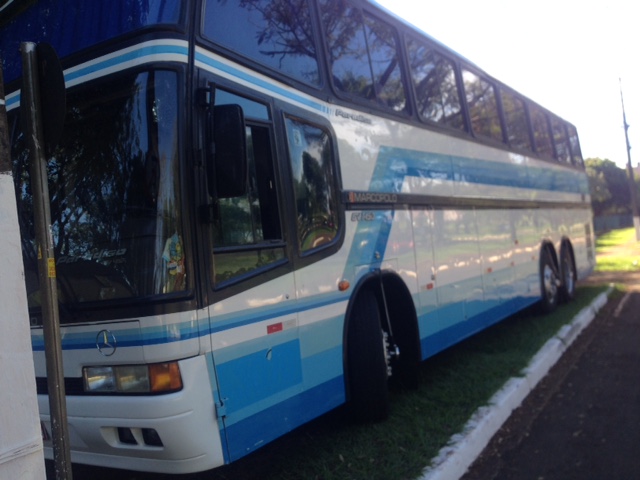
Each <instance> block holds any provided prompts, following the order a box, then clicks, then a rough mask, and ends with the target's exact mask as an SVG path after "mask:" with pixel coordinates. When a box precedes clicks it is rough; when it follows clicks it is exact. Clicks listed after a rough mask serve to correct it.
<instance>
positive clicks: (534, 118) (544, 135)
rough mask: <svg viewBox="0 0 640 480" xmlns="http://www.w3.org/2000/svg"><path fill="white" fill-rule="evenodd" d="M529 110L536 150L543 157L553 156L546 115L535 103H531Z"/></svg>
mask: <svg viewBox="0 0 640 480" xmlns="http://www.w3.org/2000/svg"><path fill="white" fill-rule="evenodd" d="M529 112H530V114H531V126H532V128H533V139H534V142H535V148H536V152H538V153H539V154H540V155H542V156H543V157H546V158H553V145H552V144H551V135H550V134H549V122H548V121H547V115H546V114H545V113H544V112H543V111H542V110H541V109H540V108H538V107H536V106H535V105H531V107H530V110H529Z"/></svg>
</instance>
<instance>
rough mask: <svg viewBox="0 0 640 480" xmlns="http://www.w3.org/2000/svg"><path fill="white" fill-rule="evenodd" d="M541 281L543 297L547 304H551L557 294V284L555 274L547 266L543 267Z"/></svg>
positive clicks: (549, 266)
mask: <svg viewBox="0 0 640 480" xmlns="http://www.w3.org/2000/svg"><path fill="white" fill-rule="evenodd" d="M543 279H544V280H543V281H544V291H545V296H546V298H547V302H548V303H550V304H551V303H553V302H554V301H555V298H556V295H557V293H558V282H557V277H556V272H555V270H554V269H553V268H552V267H551V265H549V264H546V265H545V266H544V272H543Z"/></svg>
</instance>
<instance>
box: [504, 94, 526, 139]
mask: <svg viewBox="0 0 640 480" xmlns="http://www.w3.org/2000/svg"><path fill="white" fill-rule="evenodd" d="M502 110H503V111H504V119H505V122H506V128H507V139H508V141H509V145H511V146H512V147H516V148H521V149H524V150H531V138H530V137H529V122H528V121H527V111H526V110H525V106H524V101H523V100H522V99H521V98H519V97H517V96H516V95H514V94H512V93H511V92H506V91H504V90H503V91H502Z"/></svg>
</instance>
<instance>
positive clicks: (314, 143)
mask: <svg viewBox="0 0 640 480" xmlns="http://www.w3.org/2000/svg"><path fill="white" fill-rule="evenodd" d="M285 124H286V128H287V142H288V147H289V159H290V162H291V173H292V177H293V194H294V198H295V210H296V230H297V234H298V247H299V249H300V252H301V254H303V255H304V254H306V253H311V252H314V251H315V250H317V249H318V248H321V247H323V246H325V245H328V244H331V243H332V242H333V240H334V239H335V238H336V237H337V234H338V231H339V226H340V225H339V214H338V198H337V197H338V192H337V188H336V178H335V176H336V172H335V167H334V155H333V148H332V142H331V136H330V135H329V133H328V132H327V131H326V130H325V129H323V128H320V127H317V126H315V125H310V124H308V123H306V122H304V121H301V120H298V119H293V118H290V117H287V118H286V119H285Z"/></svg>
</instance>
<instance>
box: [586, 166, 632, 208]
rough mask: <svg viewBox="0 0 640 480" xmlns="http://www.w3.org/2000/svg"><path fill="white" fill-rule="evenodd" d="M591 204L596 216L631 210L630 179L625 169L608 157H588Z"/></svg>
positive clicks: (587, 167)
mask: <svg viewBox="0 0 640 480" xmlns="http://www.w3.org/2000/svg"><path fill="white" fill-rule="evenodd" d="M585 166H586V169H587V175H588V177H589V191H590V193H591V204H592V206H593V213H594V214H595V215H596V216H601V215H617V214H627V213H630V212H631V205H630V194H629V181H628V179H627V174H626V172H625V170H624V169H622V168H620V167H618V166H617V165H616V164H615V163H614V162H612V161H611V160H608V159H601V158H587V159H586V160H585Z"/></svg>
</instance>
